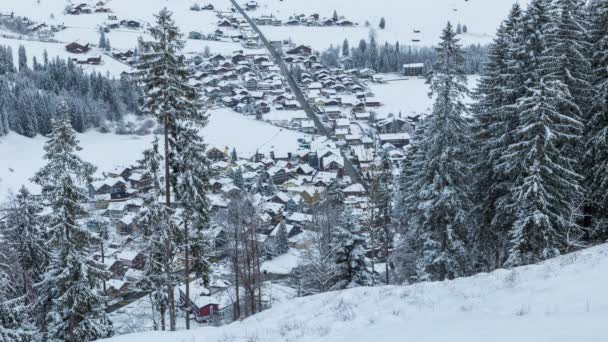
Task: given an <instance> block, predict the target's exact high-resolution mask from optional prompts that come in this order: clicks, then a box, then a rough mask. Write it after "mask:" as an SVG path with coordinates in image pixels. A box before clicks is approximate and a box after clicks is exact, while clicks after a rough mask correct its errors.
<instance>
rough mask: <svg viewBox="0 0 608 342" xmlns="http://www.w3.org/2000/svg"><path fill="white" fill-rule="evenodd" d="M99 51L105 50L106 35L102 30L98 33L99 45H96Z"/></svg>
mask: <svg viewBox="0 0 608 342" xmlns="http://www.w3.org/2000/svg"><path fill="white" fill-rule="evenodd" d="M97 45H98V47H99V48H100V49H101V50H105V49H106V33H105V32H104V30H103V29H101V30H100V31H99V44H97Z"/></svg>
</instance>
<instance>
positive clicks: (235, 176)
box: [231, 167, 245, 190]
mask: <svg viewBox="0 0 608 342" xmlns="http://www.w3.org/2000/svg"><path fill="white" fill-rule="evenodd" d="M231 177H232V180H233V181H234V186H236V187H237V188H239V189H241V190H245V180H244V179H243V170H242V169H241V168H240V167H237V168H236V170H233V171H232V175H231Z"/></svg>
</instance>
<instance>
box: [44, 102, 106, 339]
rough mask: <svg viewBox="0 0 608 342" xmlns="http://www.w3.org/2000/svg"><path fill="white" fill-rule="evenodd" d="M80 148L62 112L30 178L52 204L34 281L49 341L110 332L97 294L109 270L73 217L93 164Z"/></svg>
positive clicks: (80, 213)
mask: <svg viewBox="0 0 608 342" xmlns="http://www.w3.org/2000/svg"><path fill="white" fill-rule="evenodd" d="M63 108H65V105H63ZM80 150H81V148H80V147H79V146H78V140H77V139H76V136H75V132H74V130H73V129H72V128H71V126H70V123H69V120H68V118H67V116H66V115H65V114H64V116H63V118H62V119H61V120H58V121H56V122H54V124H53V132H52V133H51V136H50V139H49V140H48V141H47V142H46V144H45V146H44V151H45V156H44V159H45V160H46V161H47V164H46V165H45V166H43V167H42V168H41V169H40V170H39V171H38V172H37V173H36V174H35V176H34V178H33V181H34V182H35V183H36V184H38V185H40V186H41V188H42V194H43V196H44V197H45V198H46V199H47V200H48V201H49V203H50V204H51V207H52V209H53V211H52V213H51V214H49V217H48V218H47V222H48V231H49V238H50V240H49V243H48V246H49V247H50V248H49V250H50V255H51V258H50V262H49V265H48V266H47V268H46V270H45V272H44V274H43V276H42V280H41V281H40V282H39V283H38V284H36V290H37V293H38V303H37V305H38V307H39V308H40V312H42V313H43V314H44V315H45V316H44V317H43V320H44V323H43V327H44V329H43V331H44V333H45V336H46V339H48V340H49V341H74V342H75V341H88V340H95V339H99V338H104V337H108V336H110V335H111V334H112V325H111V323H110V321H109V319H108V317H107V315H106V313H105V308H104V302H105V297H104V296H103V295H102V294H101V293H100V281H101V280H102V279H107V278H108V276H109V274H108V272H107V271H105V269H104V266H103V265H101V264H99V263H97V262H96V261H94V260H92V259H91V258H89V254H88V253H89V251H90V248H91V243H92V242H93V240H94V237H93V235H92V233H91V232H90V231H89V230H87V229H86V228H84V227H81V226H80V225H79V223H78V221H77V219H78V218H80V217H83V216H84V215H86V214H87V212H86V209H85V208H84V206H83V205H82V204H81V203H82V201H83V200H85V199H86V190H85V189H83V187H84V186H85V185H86V184H87V183H88V182H89V181H90V177H91V174H92V173H93V171H94V169H95V168H94V167H93V166H92V165H91V164H89V163H87V162H84V161H82V160H81V159H80V158H79V157H78V156H77V155H76V152H77V151H80Z"/></svg>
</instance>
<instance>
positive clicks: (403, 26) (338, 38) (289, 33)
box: [243, 0, 528, 49]
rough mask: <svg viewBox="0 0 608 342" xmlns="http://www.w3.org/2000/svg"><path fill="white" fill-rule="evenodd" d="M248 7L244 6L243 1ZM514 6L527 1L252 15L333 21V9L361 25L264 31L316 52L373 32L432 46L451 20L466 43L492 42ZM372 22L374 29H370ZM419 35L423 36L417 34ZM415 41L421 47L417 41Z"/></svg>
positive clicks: (291, 9)
mask: <svg viewBox="0 0 608 342" xmlns="http://www.w3.org/2000/svg"><path fill="white" fill-rule="evenodd" d="M243 2H245V1H243ZM515 2H519V3H520V4H522V5H525V4H527V2H528V1H527V0H492V1H479V0H432V1H420V0H399V1H396V0H373V1H372V0H357V1H349V0H259V1H258V3H260V8H259V9H258V10H257V11H255V12H252V16H254V17H255V16H262V15H270V14H272V15H273V16H276V17H277V18H279V19H282V20H285V19H287V18H289V16H290V15H293V14H306V15H311V14H313V13H317V14H319V15H320V16H321V17H331V16H332V14H333V12H334V10H336V11H337V13H338V15H339V16H344V17H345V18H346V19H348V20H351V21H353V22H356V23H358V24H359V26H357V27H344V28H341V27H323V28H319V27H302V26H295V27H292V26H283V27H273V26H262V31H263V32H264V33H265V34H267V35H268V36H269V38H271V39H287V38H289V37H291V38H292V40H293V41H294V42H296V43H298V44H309V45H311V46H312V47H314V48H316V49H325V48H327V47H329V45H330V44H333V45H334V46H336V45H337V44H342V41H343V40H344V38H348V40H349V41H350V42H351V45H354V44H356V43H357V42H358V41H359V40H360V39H362V38H367V37H368V35H369V31H370V29H371V28H374V29H375V31H376V35H377V38H378V41H380V42H382V43H384V42H385V41H388V42H391V43H394V42H396V41H399V42H401V43H402V44H406V45H407V44H409V45H420V46H430V45H433V44H435V43H436V42H437V41H438V39H439V34H440V33H441V30H442V29H443V28H444V27H445V24H446V23H447V22H448V21H451V22H452V23H453V24H454V25H456V24H457V23H461V24H463V25H467V27H468V31H469V33H468V34H465V35H462V37H461V38H462V39H463V43H465V44H473V43H487V42H489V41H490V40H491V39H492V37H493V36H494V33H495V31H496V28H497V27H498V24H499V23H500V22H501V21H502V20H503V19H505V18H506V16H507V14H508V11H509V8H510V7H511V5H512V4H513V3H515ZM382 17H384V18H385V19H386V28H385V29H384V30H380V29H379V28H378V24H379V22H380V18H382ZM366 21H369V23H370V27H365V22H366ZM414 30H419V31H421V32H420V33H414ZM413 39H416V40H420V42H416V43H414V42H412V40H413Z"/></svg>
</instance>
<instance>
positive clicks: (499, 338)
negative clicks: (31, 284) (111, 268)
mask: <svg viewBox="0 0 608 342" xmlns="http://www.w3.org/2000/svg"><path fill="white" fill-rule="evenodd" d="M607 283H608V245H602V246H598V247H595V248H591V249H588V250H584V251H581V252H577V253H573V254H570V255H565V256H562V257H559V258H556V259H553V260H549V261H547V262H544V263H542V264H539V265H532V266H526V267H519V268H516V269H513V270H498V271H495V272H492V273H488V274H479V275H476V276H474V277H470V278H461V279H457V280H454V281H446V282H435V283H420V284H416V285H412V286H403V287H400V286H386V287H377V288H357V289H352V290H345V291H340V292H332V293H326V294H321V295H317V296H312V297H307V298H299V299H295V300H292V301H288V302H285V303H282V304H278V305H276V306H274V307H273V308H271V309H270V310H267V311H265V312H262V313H260V314H257V315H255V316H253V317H250V318H248V319H246V320H244V321H242V322H237V323H233V324H230V325H227V326H223V327H219V328H210V327H207V328H200V329H197V330H192V331H180V332H176V333H170V332H166V333H161V332H149V333H142V334H134V335H125V336H118V337H115V338H112V339H110V341H112V342H160V341H172V342H222V341H232V342H245V341H260V342H285V341H290V342H296V341H302V342H317V341H319V342H320V341H324V342H325V341H331V342H369V341H382V342H392V341H394V342H403V341H416V342H443V341H458V342H461V341H462V342H487V341H493V342H513V341H517V342H600V341H605V340H606V336H607V335H608V326H606V318H608V296H606V284H607Z"/></svg>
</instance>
